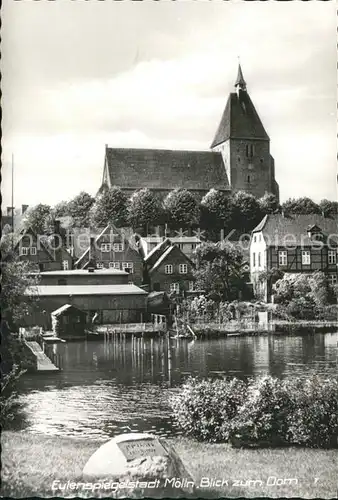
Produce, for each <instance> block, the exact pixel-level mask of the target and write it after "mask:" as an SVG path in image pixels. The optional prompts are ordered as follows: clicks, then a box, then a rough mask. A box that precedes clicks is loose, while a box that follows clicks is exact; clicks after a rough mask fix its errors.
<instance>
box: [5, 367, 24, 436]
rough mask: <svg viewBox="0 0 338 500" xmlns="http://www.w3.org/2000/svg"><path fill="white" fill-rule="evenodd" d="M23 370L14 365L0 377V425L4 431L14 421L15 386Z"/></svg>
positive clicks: (16, 404)
mask: <svg viewBox="0 0 338 500" xmlns="http://www.w3.org/2000/svg"><path fill="white" fill-rule="evenodd" d="M24 373H25V370H20V368H19V367H18V366H17V365H14V366H13V368H12V370H11V371H10V372H9V373H6V374H2V376H1V394H0V425H1V427H2V428H3V429H5V428H6V427H7V426H9V424H10V423H11V422H12V421H13V420H14V419H15V417H16V414H17V410H18V408H19V404H18V400H17V392H16V384H17V381H18V380H19V378H20V377H21V375H23V374H24Z"/></svg>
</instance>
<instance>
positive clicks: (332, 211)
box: [319, 199, 338, 217]
mask: <svg viewBox="0 0 338 500" xmlns="http://www.w3.org/2000/svg"><path fill="white" fill-rule="evenodd" d="M319 208H320V210H321V211H322V213H323V214H324V215H325V217H337V215H338V202H337V201H330V200H327V199H324V200H321V202H320V203H319Z"/></svg>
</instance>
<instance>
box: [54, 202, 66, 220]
mask: <svg viewBox="0 0 338 500" xmlns="http://www.w3.org/2000/svg"><path fill="white" fill-rule="evenodd" d="M53 213H54V217H65V216H67V215H70V210H69V202H68V201H60V202H59V203H57V204H56V205H55V206H54V207H53Z"/></svg>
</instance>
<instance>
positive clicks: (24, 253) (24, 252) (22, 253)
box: [20, 247, 29, 255]
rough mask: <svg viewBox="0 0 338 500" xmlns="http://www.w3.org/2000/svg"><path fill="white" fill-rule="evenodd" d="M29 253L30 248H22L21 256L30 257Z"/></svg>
mask: <svg viewBox="0 0 338 500" xmlns="http://www.w3.org/2000/svg"><path fill="white" fill-rule="evenodd" d="M28 253H29V247H21V248H20V255H28Z"/></svg>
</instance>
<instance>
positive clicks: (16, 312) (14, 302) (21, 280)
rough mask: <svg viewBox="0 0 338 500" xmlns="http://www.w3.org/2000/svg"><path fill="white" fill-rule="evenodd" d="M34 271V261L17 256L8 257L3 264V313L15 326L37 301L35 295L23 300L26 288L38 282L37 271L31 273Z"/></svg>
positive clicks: (5, 318)
mask: <svg viewBox="0 0 338 500" xmlns="http://www.w3.org/2000/svg"><path fill="white" fill-rule="evenodd" d="M34 271H35V268H34V265H33V264H32V263H30V262H27V261H19V260H18V259H16V258H9V259H6V260H5V261H3V262H2V264H1V297H0V304H1V315H2V318H3V319H4V320H6V321H7V322H8V324H9V325H10V326H11V327H13V328H14V325H15V324H16V323H17V322H18V321H20V319H22V318H23V317H24V316H26V315H27V314H29V312H30V311H31V307H32V306H33V305H34V303H35V300H34V297H33V298H32V299H31V300H30V299H28V298H27V300H25V301H23V300H22V297H23V296H24V292H25V290H26V289H27V288H28V287H32V288H34V287H35V286H36V285H37V284H38V277H37V275H36V273H35V274H31V273H33V272H34Z"/></svg>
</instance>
